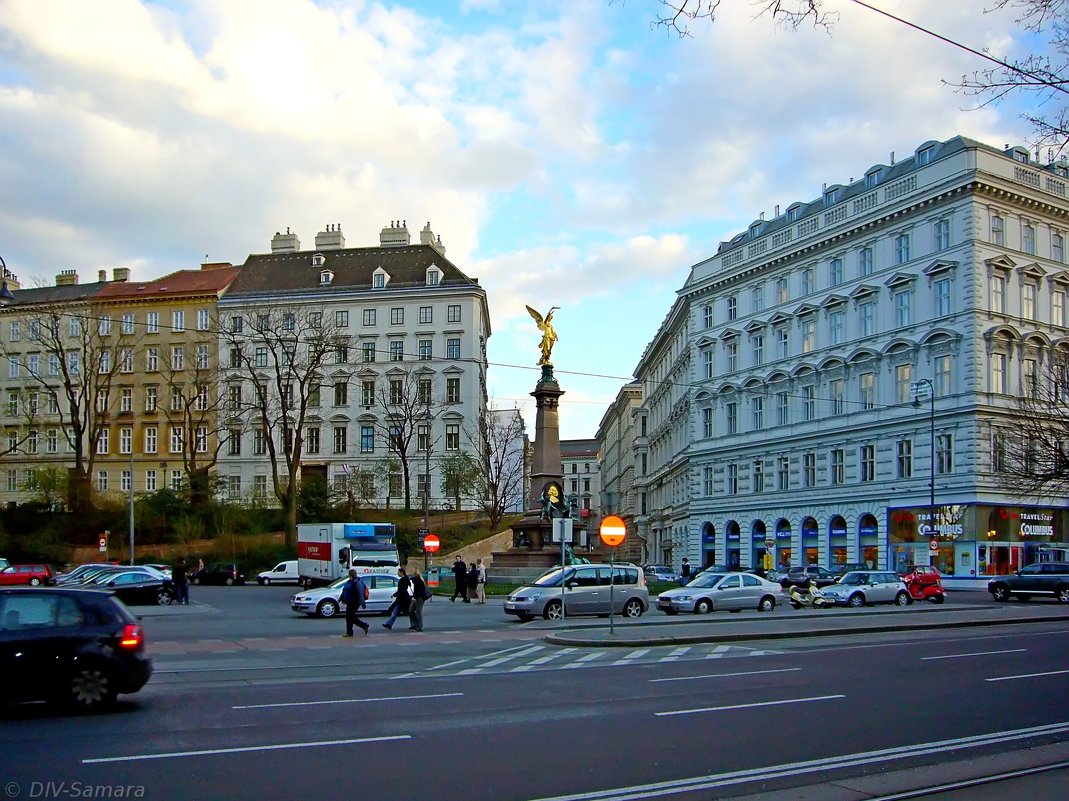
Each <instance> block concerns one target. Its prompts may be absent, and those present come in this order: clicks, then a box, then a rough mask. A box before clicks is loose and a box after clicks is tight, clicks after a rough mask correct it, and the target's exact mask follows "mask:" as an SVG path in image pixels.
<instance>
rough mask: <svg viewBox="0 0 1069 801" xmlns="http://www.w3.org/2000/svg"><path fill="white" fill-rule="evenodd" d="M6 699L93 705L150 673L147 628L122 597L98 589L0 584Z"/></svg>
mask: <svg viewBox="0 0 1069 801" xmlns="http://www.w3.org/2000/svg"><path fill="white" fill-rule="evenodd" d="M0 675H3V676H4V681H2V682H0V700H2V701H4V702H6V703H11V702H19V701H65V702H67V703H69V704H71V705H73V706H75V707H77V708H80V709H85V710H92V709H97V708H100V707H103V706H106V705H108V704H110V703H111V702H112V701H114V700H115V696H116V695H117V694H119V693H136V692H137V691H138V690H140V689H141V688H142V687H144V686H145V683H146V682H147V681H148V680H149V677H150V676H151V675H152V661H151V660H150V659H149V657H148V656H147V655H146V654H145V635H144V632H143V631H142V629H141V626H139V625H138V623H137V620H136V619H135V618H134V616H133V615H132V614H130V610H129V609H127V608H126V607H125V606H124V605H123V603H122V601H120V600H119V599H117V598H115V597H114V596H112V595H109V594H108V593H104V592H97V591H93V590H75V589H65V588H44V587H41V588H34V589H24V588H19V589H14V588H7V589H0Z"/></svg>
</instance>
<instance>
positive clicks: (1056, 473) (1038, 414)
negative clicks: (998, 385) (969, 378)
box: [993, 349, 1069, 497]
mask: <svg viewBox="0 0 1069 801" xmlns="http://www.w3.org/2000/svg"><path fill="white" fill-rule="evenodd" d="M1013 406H1014V415H1013V419H1012V422H1011V421H1007V425H1006V426H1005V428H1004V429H1002V430H1000V431H997V432H996V433H995V447H994V459H995V464H994V465H993V467H994V471H995V473H996V476H997V479H998V482H999V483H1000V484H1001V485H1002V486H1003V487H1005V488H1006V489H1007V490H1012V491H1013V492H1014V493H1015V494H1025V495H1031V496H1033V497H1043V496H1047V497H1064V496H1065V495H1066V494H1067V493H1069V353H1067V352H1066V351H1064V350H1062V349H1058V350H1056V351H1054V352H1052V353H1051V354H1050V359H1049V360H1048V361H1047V363H1046V365H1045V367H1044V369H1043V370H1042V371H1041V372H1039V373H1037V374H1036V375H1034V376H1026V378H1025V380H1024V386H1022V387H1021V393H1020V395H1019V396H1018V397H1017V398H1016V399H1015V401H1014V403H1013Z"/></svg>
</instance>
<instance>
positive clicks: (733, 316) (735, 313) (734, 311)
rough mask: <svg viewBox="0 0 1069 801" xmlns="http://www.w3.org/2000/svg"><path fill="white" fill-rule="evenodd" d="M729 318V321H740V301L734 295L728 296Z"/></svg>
mask: <svg viewBox="0 0 1069 801" xmlns="http://www.w3.org/2000/svg"><path fill="white" fill-rule="evenodd" d="M727 316H728V320H729V321H730V320H737V319H739V299H738V298H737V297H735V296H734V295H729V296H728V299H727Z"/></svg>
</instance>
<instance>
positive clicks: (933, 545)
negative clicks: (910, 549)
mask: <svg viewBox="0 0 1069 801" xmlns="http://www.w3.org/2000/svg"><path fill="white" fill-rule="evenodd" d="M928 550H929V551H938V550H939V540H929V541H928Z"/></svg>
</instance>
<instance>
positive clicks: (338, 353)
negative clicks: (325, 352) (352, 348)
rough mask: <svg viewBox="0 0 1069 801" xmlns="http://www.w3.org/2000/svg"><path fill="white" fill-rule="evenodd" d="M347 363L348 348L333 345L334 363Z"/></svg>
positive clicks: (346, 346)
mask: <svg viewBox="0 0 1069 801" xmlns="http://www.w3.org/2000/svg"><path fill="white" fill-rule="evenodd" d="M348 361H349V346H348V345H335V346H334V363H335V364H345V363H346V362H348Z"/></svg>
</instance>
